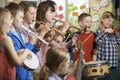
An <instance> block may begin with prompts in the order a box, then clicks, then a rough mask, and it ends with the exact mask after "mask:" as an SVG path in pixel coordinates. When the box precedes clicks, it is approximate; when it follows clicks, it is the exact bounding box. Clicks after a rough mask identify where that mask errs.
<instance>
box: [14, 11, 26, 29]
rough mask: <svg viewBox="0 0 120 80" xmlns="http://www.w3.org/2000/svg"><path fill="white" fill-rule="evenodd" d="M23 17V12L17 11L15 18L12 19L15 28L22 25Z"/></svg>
mask: <svg viewBox="0 0 120 80" xmlns="http://www.w3.org/2000/svg"><path fill="white" fill-rule="evenodd" d="M23 17H24V12H23V11H18V12H17V14H16V16H15V17H14V18H13V23H14V24H15V25H16V27H20V25H22V23H23Z"/></svg>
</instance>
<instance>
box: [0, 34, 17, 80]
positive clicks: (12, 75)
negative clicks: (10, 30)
mask: <svg viewBox="0 0 120 80" xmlns="http://www.w3.org/2000/svg"><path fill="white" fill-rule="evenodd" d="M2 38H3V37H2V36H0V40H1V39H2ZM8 55H9V53H7V52H6V51H5V50H4V48H3V46H0V80H16V69H15V66H14V65H13V64H12V62H11V60H10V57H9V56H8Z"/></svg>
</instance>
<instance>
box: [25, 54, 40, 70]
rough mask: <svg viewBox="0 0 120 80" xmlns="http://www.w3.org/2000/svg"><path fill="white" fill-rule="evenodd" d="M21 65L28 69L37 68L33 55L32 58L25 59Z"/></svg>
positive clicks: (35, 58)
mask: <svg viewBox="0 0 120 80" xmlns="http://www.w3.org/2000/svg"><path fill="white" fill-rule="evenodd" d="M23 63H24V65H25V66H26V67H28V68H29V69H36V68H38V66H39V60H38V58H37V56H36V55H35V54H34V53H32V57H27V58H26V59H25V61H24V62H23Z"/></svg>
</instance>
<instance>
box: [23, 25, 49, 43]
mask: <svg viewBox="0 0 120 80" xmlns="http://www.w3.org/2000/svg"><path fill="white" fill-rule="evenodd" d="M21 27H22V28H23V29H25V30H26V31H28V32H29V33H32V34H34V35H35V36H36V37H37V38H38V39H39V40H40V41H42V42H43V43H45V44H46V45H49V43H48V42H46V41H45V40H43V39H42V38H41V37H40V36H38V35H37V34H36V33H34V32H32V31H31V30H30V29H28V28H26V27H25V26H23V25H21Z"/></svg>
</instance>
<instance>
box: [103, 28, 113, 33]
mask: <svg viewBox="0 0 120 80" xmlns="http://www.w3.org/2000/svg"><path fill="white" fill-rule="evenodd" d="M104 31H105V32H107V33H113V32H114V30H113V29H112V28H107V29H105V30H104Z"/></svg>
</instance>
